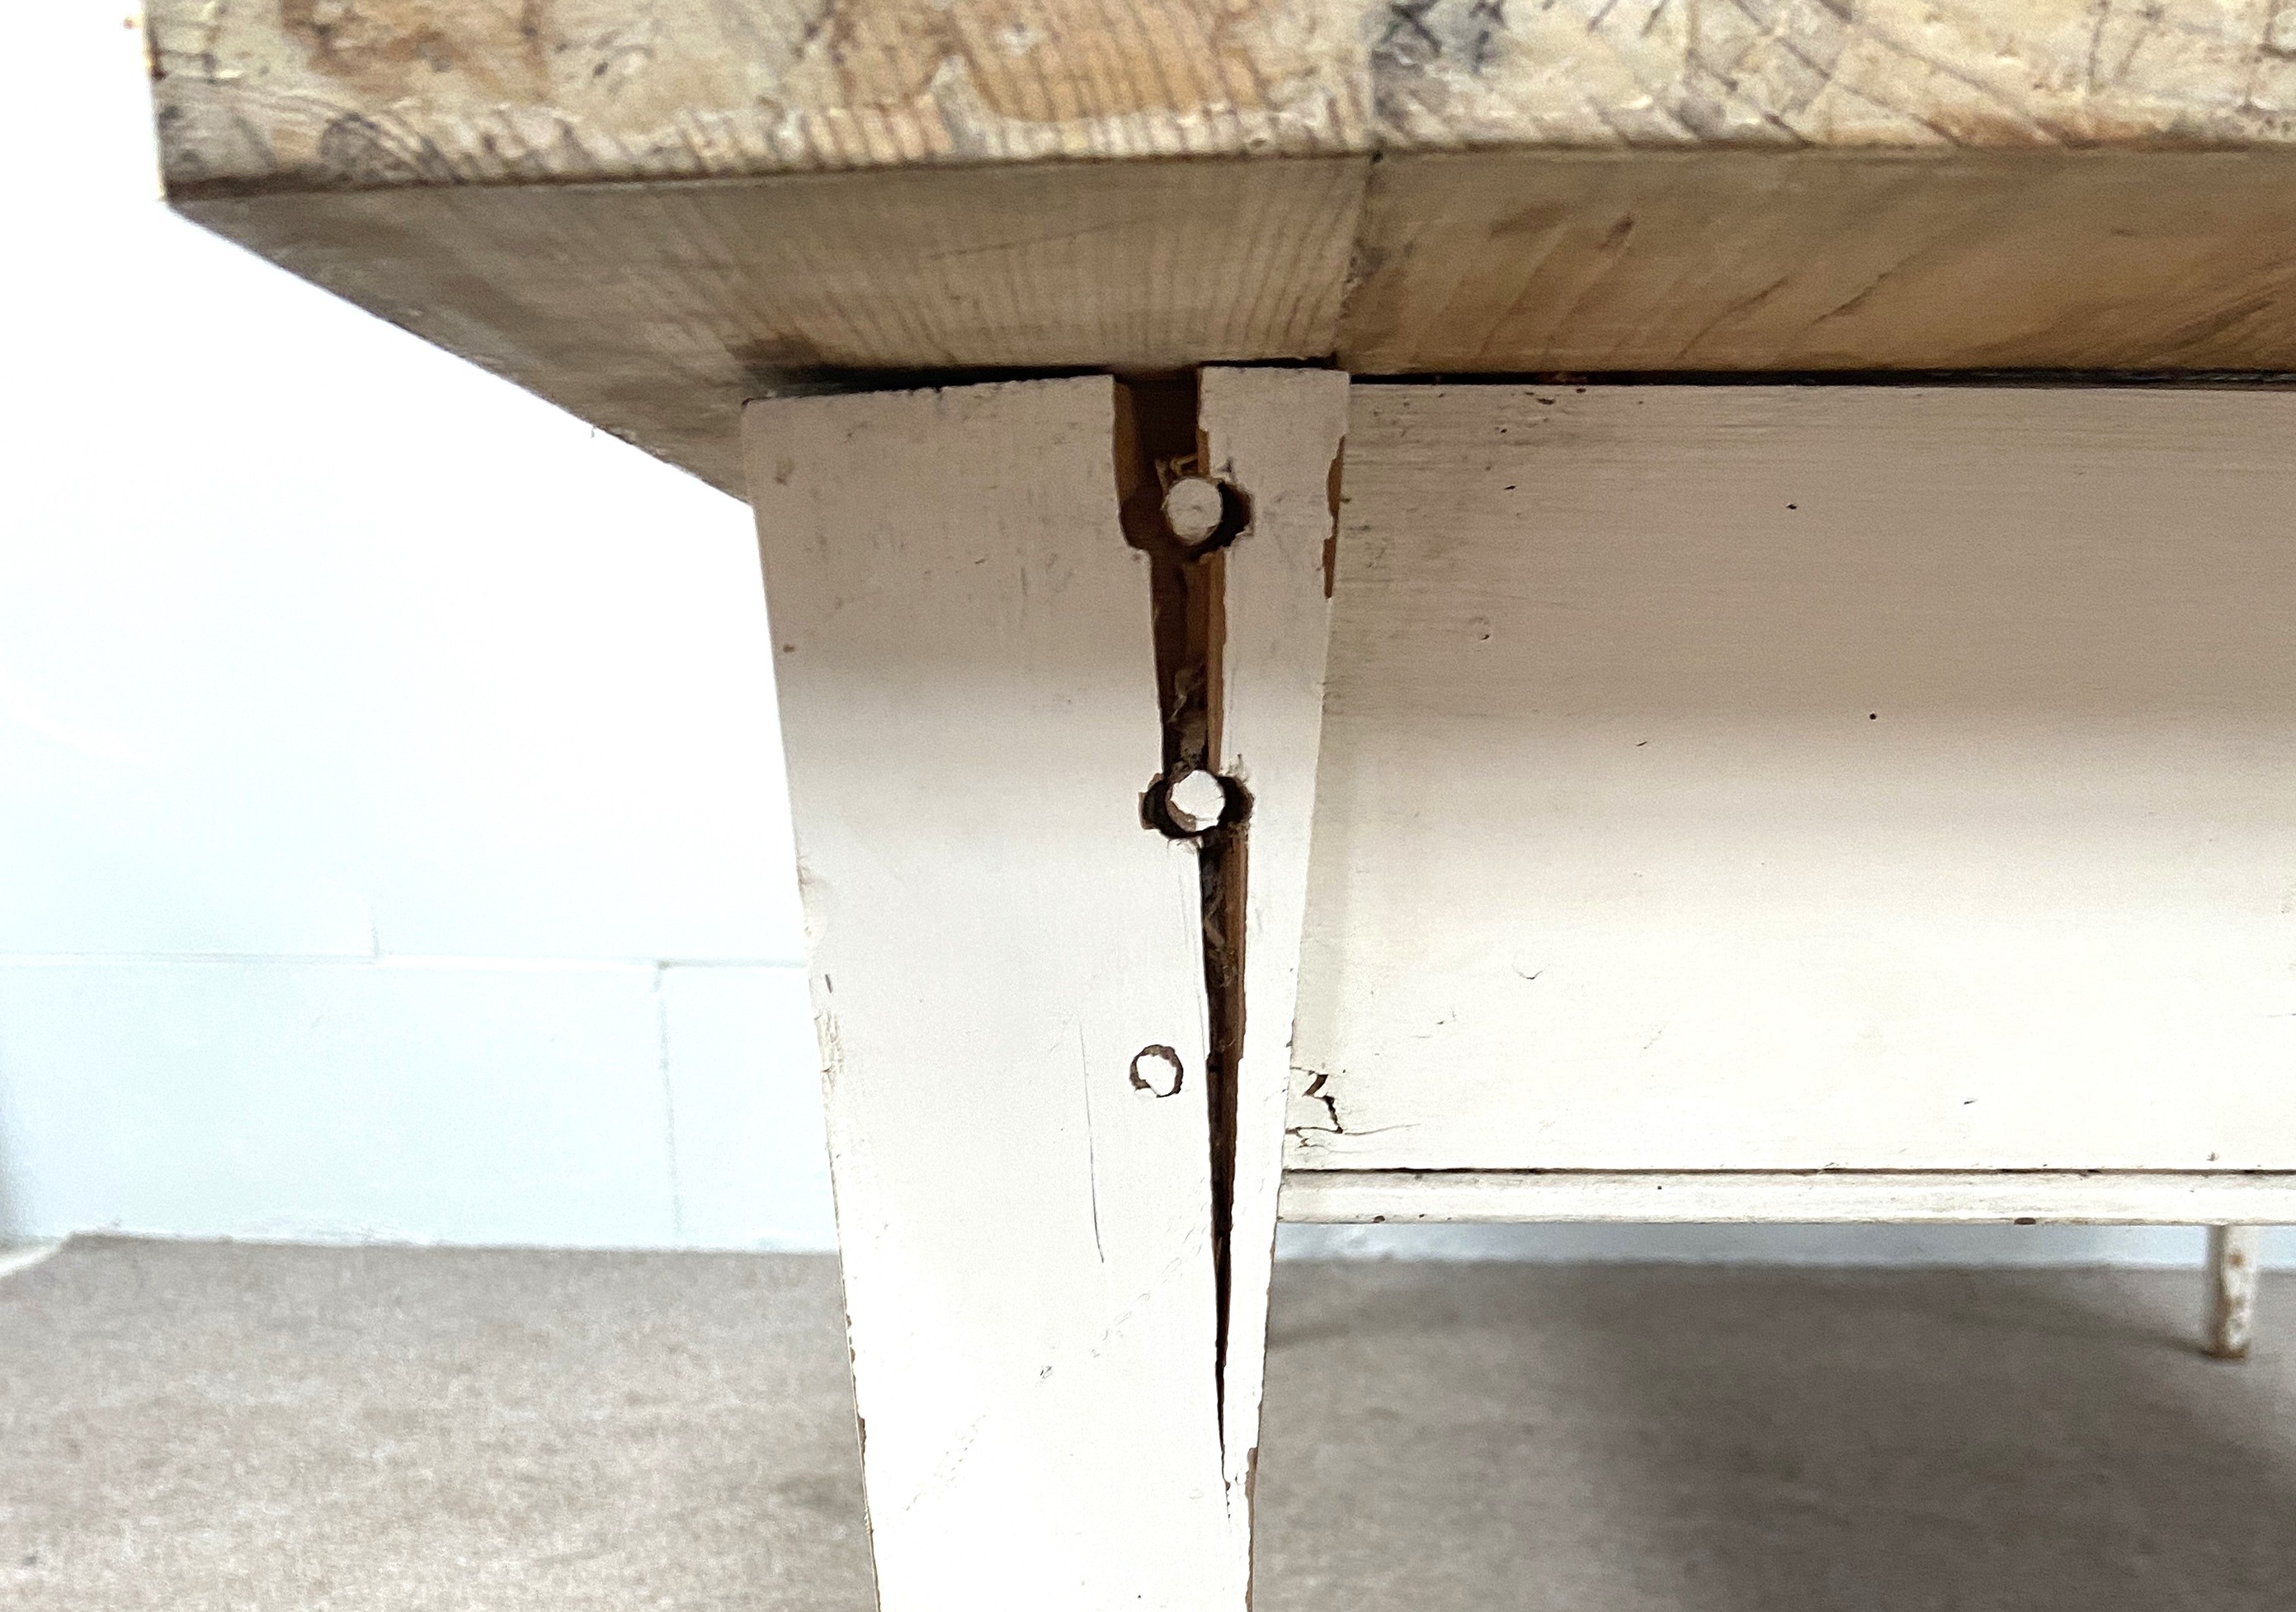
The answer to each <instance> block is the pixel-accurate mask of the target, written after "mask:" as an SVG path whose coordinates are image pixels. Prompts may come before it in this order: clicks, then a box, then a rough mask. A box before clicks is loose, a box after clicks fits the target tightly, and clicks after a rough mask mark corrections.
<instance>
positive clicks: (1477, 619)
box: [1292, 385, 2296, 1221]
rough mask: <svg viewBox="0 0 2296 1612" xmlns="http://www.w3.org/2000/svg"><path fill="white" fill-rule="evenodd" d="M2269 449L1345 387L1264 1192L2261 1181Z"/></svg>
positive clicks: (2047, 406)
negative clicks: (2244, 1173)
mask: <svg viewBox="0 0 2296 1612" xmlns="http://www.w3.org/2000/svg"><path fill="white" fill-rule="evenodd" d="M2292 441H2296V393H2291V392H2286V391H2254V390H2249V391H2210V390H2190V389H2186V390H2144V389H2095V388H2091V389H1931V388H1915V387H1905V388H1882V389H1870V388H1776V387H1735V388H1710V387H1708V388H1685V387H1661V386H1652V387H1593V388H1577V387H1570V386H1562V387H1528V388H1527V387H1520V386H1512V385H1507V386H1483V387H1436V386H1407V387H1379V386H1365V385H1358V386H1357V387H1356V389H1355V392H1354V402H1353V407H1352V414H1351V421H1350V425H1349V446H1348V474H1347V489H1348V490H1347V503H1346V504H1345V509H1344V520H1343V523H1342V530H1341V544H1340V555H1339V558H1340V574H1339V592H1338V598H1337V601H1336V605H1335V613H1334V617H1333V629H1332V634H1333V637H1332V652H1331V653H1332V679H1331V693H1330V700H1329V704H1328V708H1327V709H1326V712H1325V715H1324V745H1323V757H1322V773H1321V777H1320V781H1319V786H1318V798H1317V807H1316V847H1315V872H1314V881H1313V886H1312V889H1311V894H1310V899H1309V908H1308V942H1307V951H1306V956H1305V960H1304V962H1303V965H1302V973H1301V979H1300V1029H1299V1035H1298V1045H1297V1057H1298V1059H1299V1061H1300V1072H1299V1075H1298V1076H1297V1079H1298V1086H1297V1090H1296V1092H1295V1096H1294V1099H1293V1114H1292V1125H1293V1126H1294V1133H1295V1137H1296V1139H1297V1143H1296V1146H1295V1148H1294V1150H1293V1153H1292V1163H1293V1164H1294V1165H1297V1166H1320V1167H1333V1168H1352V1169H1377V1168H1429V1169H1458V1168H1485V1169H1599V1170H1612V1169H1660V1170H1666V1169H1712V1168H1737V1169H1763V1170H1800V1169H1829V1168H1849V1169H1944V1170H1973V1169H1980V1168H2003V1169H2033V1168H2058V1169H2109V1168H2126V1169H2177V1170H2205V1169H2210V1168H2222V1169H2241V1170H2258V1169H2262V1170H2283V1169H2291V1168H2296V1087H2292V1085H2291V1084H2290V1082H2289V1080H2288V1078H2287V1070H2288V1069H2289V1068H2290V1067H2291V1065H2292V1062H2296V973H2292V971H2291V969H2290V966H2289V960H2290V959H2291V958H2292V957H2296V898H2292V896H2291V887H2290V884H2289V874H2288V870H2289V869H2290V868H2291V867H2292V866H2296V818H2292V816H2291V814H2289V812H2288V811H2287V810H2286V809H2285V802H2286V799H2287V798H2288V791H2289V789H2290V784H2291V781H2292V780H2296V658H2292V657H2291V656H2290V655H2289V654H2288V652H2287V642H2288V623H2289V621H2290V620H2291V619H2292V618H2296V546H2292V545H2291V544H2289V543H2288V542H2287V541H2286V540H2285V536H2284V534H2285V532H2286V529H2287V511H2289V510H2290V509H2291V508H2296V460H2292V458H2291V455H2290V454H2289V452H2288V445H2289V444H2290V443H2291V442H2292ZM2191 1218H2193V1219H2194V1220H2195V1221H2198V1220H2204V1219H2211V1218H2216V1219H2240V1218H2242V1217H2241V1216H2239V1215H2194V1216H2192V1217H2191Z"/></svg>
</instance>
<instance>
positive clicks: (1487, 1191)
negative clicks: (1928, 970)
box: [1283, 1170, 2296, 1286]
mask: <svg viewBox="0 0 2296 1612" xmlns="http://www.w3.org/2000/svg"><path fill="white" fill-rule="evenodd" d="M2220 1215H2246V1216H2249V1217H2251V1218H2254V1219H2259V1220H2268V1221H2274V1222H2286V1221H2289V1220H2291V1219H2292V1218H2296V1174H2285V1173H2282V1174H2210V1173H2203V1172H2191V1171H2187V1172H2169V1171H2161V1172H2149V1173H2148V1172H2140V1171H2088V1172H2084V1171H2032V1170H2028V1171H2000V1170H1989V1171H1957V1172H1956V1171H1927V1170H1826V1171H1784V1170H1773V1171H1756V1170H1687V1171H1681V1170H1677V1171H1664V1170H1649V1171H1616V1170H1612V1171H1603V1170H1520V1171H1505V1170H1295V1171H1293V1172H1292V1173H1291V1174H1288V1175H1286V1176H1285V1177H1284V1179H1283V1218H1284V1219H1285V1220H1288V1221H1295V1222H1299V1221H1306V1222H1320V1223H1332V1224H1368V1223H1374V1222H1382V1221H1384V1222H1390V1223H1398V1224H1400V1223H1406V1222H1414V1221H1444V1222H1447V1221H1458V1222H1474V1221H1482V1222H1505V1221H1523V1222H1542V1221H1552V1222H1562V1221H1615V1222H1625V1223H1637V1222H1652V1223H1677V1224H1690V1225H1700V1224H1710V1223H1730V1222H1739V1221H1749V1222H1751V1221H1767V1222H1777V1223H1788V1224H1832V1223H1863V1222H1869V1221H1898V1222H1905V1223H2002V1222H2025V1221H2031V1222H2035V1223H2070V1224H2079V1225H2193V1224H2196V1223H2200V1222H2202V1221H2205V1220H2207V1219H2209V1218H2210V1217H2211V1216H2220ZM2253 1269H2254V1265H2253V1262H2252V1261H2251V1265H2250V1270H2251V1277H2250V1281H2251V1286H2252V1283H2253V1280H2254V1279H2253V1275H2252V1272H2253Z"/></svg>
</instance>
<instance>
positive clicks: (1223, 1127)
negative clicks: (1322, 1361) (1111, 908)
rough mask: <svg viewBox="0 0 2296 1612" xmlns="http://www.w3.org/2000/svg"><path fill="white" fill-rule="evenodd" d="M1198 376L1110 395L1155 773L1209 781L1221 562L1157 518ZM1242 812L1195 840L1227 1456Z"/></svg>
mask: <svg viewBox="0 0 2296 1612" xmlns="http://www.w3.org/2000/svg"><path fill="white" fill-rule="evenodd" d="M1197 397H1198V388H1197V378H1196V374H1195V372H1193V371H1189V372H1185V373H1184V374H1180V375H1176V376H1156V377H1136V378H1129V379H1126V380H1120V381H1119V383H1118V385H1117V388H1116V400H1117V401H1116V455H1115V457H1116V480H1117V497H1118V500H1119V511H1120V514H1121V520H1122V524H1123V528H1124V537H1125V541H1126V542H1127V543H1128V544H1131V545H1132V546H1133V547H1135V548H1136V549H1138V550H1140V551H1141V552H1143V553H1144V554H1146V555H1147V556H1148V560H1149V601H1150V613H1151V620H1152V632H1153V634H1154V635H1155V647H1156V700H1157V710H1158V712H1159V714H1160V716H1161V718H1162V724H1163V754H1162V756H1161V757H1160V765H1161V768H1162V776H1163V777H1164V778H1166V779H1167V780H1171V779H1177V778H1178V777H1180V776H1181V775H1182V774H1184V773H1187V772H1189V771H1191V770H1200V771H1203V772H1208V773H1218V762H1219V756H1220V715H1221V713H1220V689H1221V686H1222V675H1223V674H1222V667H1221V663H1220V656H1221V650H1222V646H1223V644H1224V643H1225V642H1226V591H1227V561H1226V557H1225V554H1224V553H1223V552H1222V551H1221V550H1220V549H1218V548H1213V549H1210V550H1209V551H1205V550H1191V549H1189V548H1188V547H1187V546H1186V545H1185V544H1181V543H1180V542H1179V541H1178V539H1177V538H1176V537H1175V536H1173V534H1172V531H1171V529H1170V528H1169V525H1168V524H1167V523H1166V521H1165V519H1164V513H1163V498H1164V493H1165V490H1166V489H1167V488H1169V487H1170V486H1171V484H1172V483H1173V482H1174V481H1177V480H1178V479H1181V478H1182V477H1184V476H1193V475H1201V474H1204V473H1205V472H1206V471H1207V470H1208V469H1209V466H1208V464H1207V462H1206V454H1205V445H1204V440H1203V436H1202V433H1201V429H1200V427H1199V425H1198V422H1197ZM1248 822H1249V814H1248V812H1237V811H1234V810H1232V811H1231V812H1230V814H1229V815H1228V819H1227V821H1226V822H1225V823H1224V824H1223V825H1222V826H1220V827H1218V828H1215V829H1212V830H1210V831H1208V832H1206V833H1204V834H1201V835H1200V836H1198V837H1197V838H1196V839H1195V840H1194V842H1193V843H1194V845H1195V848H1196V865H1197V879H1198V881H1199V888H1200V890H1201V895H1202V901H1203V954H1204V955H1203V967H1204V995H1205V1001H1206V1004H1207V1017H1208V1019H1209V1021H1210V1022H1209V1035H1208V1037H1207V1043H1206V1045H1207V1050H1206V1053H1205V1059H1204V1066H1205V1067H1204V1082H1203V1091H1204V1101H1205V1103H1206V1105H1207V1117H1208V1119H1209V1122H1210V1123H1209V1130H1210V1139H1211V1159H1210V1165H1211V1256H1212V1293H1213V1305H1214V1322H1213V1328H1214V1330H1213V1355H1212V1372H1213V1395H1214V1397H1213V1405H1214V1409H1215V1412H1216V1414H1217V1415H1218V1418H1219V1421H1220V1429H1221V1436H1222V1452H1223V1455H1225V1451H1226V1444H1225V1436H1226V1408H1227V1389H1226V1384H1227V1347H1228V1317H1229V1312H1230V1310H1231V1308H1232V1303H1231V1288H1232V1276H1231V1266H1232V1261H1231V1258H1230V1255H1229V1249H1230V1246H1231V1243H1232V1241H1233V1232H1234V1221H1235V1168H1236V1128H1237V1123H1238V1117H1237V1104H1238V1101H1239V1086H1238V1068H1239V1063H1240V1060H1241V1058H1242V1051H1243V1013H1244V1002H1243V941H1244V916H1245V904H1244V882H1245V876H1246V867H1247V857H1246V847H1245V841H1244V836H1245V832H1246V826H1247V824H1248Z"/></svg>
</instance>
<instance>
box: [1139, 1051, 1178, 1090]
mask: <svg viewBox="0 0 2296 1612" xmlns="http://www.w3.org/2000/svg"><path fill="white" fill-rule="evenodd" d="M1184 1074H1185V1071H1183V1070H1182V1068H1180V1055H1179V1054H1178V1053H1177V1052H1175V1051H1172V1049H1171V1048H1169V1047H1167V1046H1150V1047H1143V1048H1141V1049H1140V1050H1139V1051H1137V1052H1135V1053H1134V1054H1133V1055H1132V1089H1133V1090H1134V1091H1136V1092H1147V1093H1148V1095H1149V1096H1151V1097H1175V1096H1177V1095H1178V1094H1179V1091H1180V1082H1181V1080H1182V1078H1183V1077H1184Z"/></svg>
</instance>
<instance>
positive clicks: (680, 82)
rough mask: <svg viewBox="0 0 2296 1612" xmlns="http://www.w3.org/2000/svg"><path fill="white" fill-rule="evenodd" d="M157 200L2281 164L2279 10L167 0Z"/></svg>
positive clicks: (2205, 5)
mask: <svg viewBox="0 0 2296 1612" xmlns="http://www.w3.org/2000/svg"><path fill="white" fill-rule="evenodd" d="M151 28H152V45H153V56H154V61H155V70H156V74H157V78H158V83H159V101H160V117H161V123H162V127H163V129H164V130H165V132H166V134H167V136H168V143H167V161H168V177H169V180H170V182H171V184H176V185H177V186H184V187H192V186H201V187H210V188H212V187H219V186H227V185H235V186H242V187H249V186H269V187H275V188H288V189H298V190H302V189H322V188H328V187H340V186H366V187H373V186H379V185H391V184H520V183H535V182H565V181H570V180H571V181H589V180H627V179H664V178H679V179H683V178H706V177H724V176H756V175H760V174H775V173H787V172H792V171H799V170H803V169H809V168H888V167H904V166H910V165H915V164H919V163H931V162H1029V161H1044V160H1053V159H1062V158H1066V159H1108V158H1143V157H1193V156H1245V155H1264V154H1268V153H1284V154H1294V155H1297V154H1309V153H1324V152H1341V151H1351V152H1358V153H1363V152H1369V151H1431V150H1450V149H1458V148H1468V147H1481V146H1509V147H1530V148H1548V149H1598V150H1618V149H1627V148H1636V149H1649V148H1653V147H1682V148H1689V149H1704V148H1709V147H1712V146H1716V145H1751V146H1759V147H1767V148H1777V149H1794V148H1798V147H1801V146H1819V147H1826V148H1842V149H1855V148H1866V147H1884V148H1907V149H1917V150H1918V149H1944V148H1950V147H1956V146H1959V147H1988V146H1993V147H2029V146H2050V145H2054V146H2063V147H2068V148H2085V147H2093V146H2099V145H2117V146H2129V147H2134V146H2141V145H2169V146H2177V147H2183V148H2194V147H2203V146H2219V147H2240V146H2249V145H2254V144H2259V143H2283V142H2286V141H2288V140H2290V139H2291V138H2292V137H2296V24H2292V23H2291V22H2290V21H2289V20H2288V17H2287V15H2286V12H2285V9H2284V5H2283V4H2282V0H2165V3H2154V4H2119V3H2117V0H2103V4H2096V3H2094V0H2014V3H2013V4H1986V3H1985V0H1946V3H1943V4H1940V3H1939V0H1865V3H1864V4H1858V5H1856V6H1848V5H1841V4H1829V0H1764V3H1763V4H1744V5H1736V6H1731V5H1696V4H1683V3H1682V0H1612V3H1605V0H1568V3H1567V4H1560V5H1543V6H1542V5H1513V6H1508V5H1503V4H1493V3H1492V0H1415V3H1414V4H1389V3H1388V0H1282V3H1279V4H1255V3H1253V0H1144V4H1117V3H1115V0H1036V3H1034V4H1021V3H1020V0H954V3H947V0H942V3H933V0H666V3H664V4H655V5H650V6H645V7H642V8H641V7H634V6H632V5H630V4H627V0H484V3H483V4H447V3H445V0H368V3H367V4H363V5H358V6H352V5H344V4H326V3H325V0H162V3H161V4H156V5H154V6H153V7H152V13H151Z"/></svg>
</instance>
